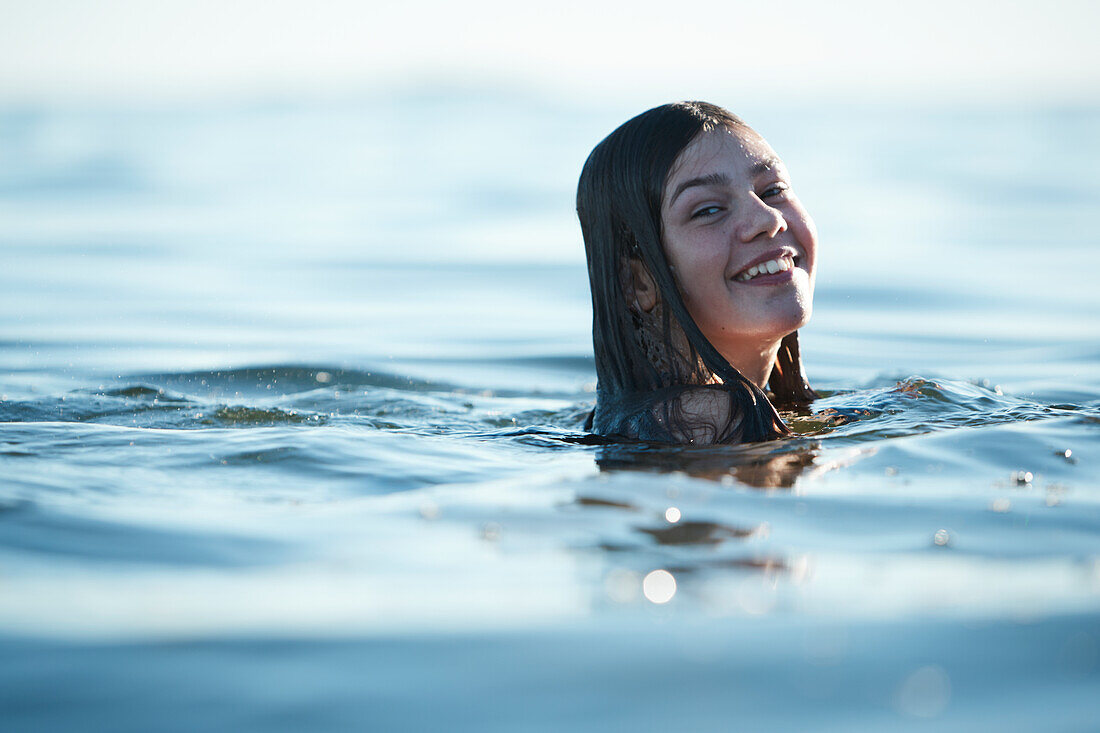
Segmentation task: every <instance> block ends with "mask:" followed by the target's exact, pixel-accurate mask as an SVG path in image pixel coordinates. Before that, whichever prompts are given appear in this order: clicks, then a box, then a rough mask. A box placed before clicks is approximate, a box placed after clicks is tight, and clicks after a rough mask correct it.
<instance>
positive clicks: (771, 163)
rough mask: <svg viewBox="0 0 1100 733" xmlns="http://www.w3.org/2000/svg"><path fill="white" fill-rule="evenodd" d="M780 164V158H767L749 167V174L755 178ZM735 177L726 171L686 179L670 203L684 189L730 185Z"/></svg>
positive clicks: (670, 201) (671, 202)
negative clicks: (731, 176)
mask: <svg viewBox="0 0 1100 733" xmlns="http://www.w3.org/2000/svg"><path fill="white" fill-rule="evenodd" d="M778 165H780V161H779V158H765V159H764V160H761V161H760V162H758V163H754V164H753V166H752V168H750V169H749V174H750V175H751V176H753V177H754V178H755V177H756V176H758V175H760V174H761V173H763V172H765V171H768V170H771V169H772V168H775V167H776V166H778ZM732 180H733V179H731V178H730V177H729V176H727V175H726V174H725V173H708V174H707V175H705V176H699V177H697V178H691V179H689V180H686V181H684V182H683V183H681V184H680V185H679V186H677V187H676V190H675V191H674V192H673V194H672V198H671V199H669V201H668V205H669V206H672V205H673V204H674V203H676V199H678V198H679V197H680V194H682V193H683V192H684V191H686V190H688V189H689V188H694V187H695V186H728V185H729V184H730V183H731V182H732Z"/></svg>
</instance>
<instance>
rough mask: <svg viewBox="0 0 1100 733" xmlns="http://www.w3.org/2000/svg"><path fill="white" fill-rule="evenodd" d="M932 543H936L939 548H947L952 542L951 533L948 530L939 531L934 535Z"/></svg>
mask: <svg viewBox="0 0 1100 733" xmlns="http://www.w3.org/2000/svg"><path fill="white" fill-rule="evenodd" d="M932 541H933V542H934V543H936V545H937V546H938V547H946V546H947V544H948V543H949V542H950V541H951V533H950V532H948V531H947V530H946V529H937V530H936V534H934V535H932Z"/></svg>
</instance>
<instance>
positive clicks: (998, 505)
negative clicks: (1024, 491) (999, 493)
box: [989, 497, 1012, 514]
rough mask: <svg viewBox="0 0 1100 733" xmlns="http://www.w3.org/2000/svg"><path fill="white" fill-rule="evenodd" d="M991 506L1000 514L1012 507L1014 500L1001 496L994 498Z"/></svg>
mask: <svg viewBox="0 0 1100 733" xmlns="http://www.w3.org/2000/svg"><path fill="white" fill-rule="evenodd" d="M989 508H990V509H992V510H993V511H995V512H997V513H998V514H1004V513H1005V512H1007V511H1008V510H1009V509H1011V508H1012V502H1011V501H1009V500H1008V499H1005V498H1004V497H1001V498H1000V499H994V500H993V501H992V502H990V504H989Z"/></svg>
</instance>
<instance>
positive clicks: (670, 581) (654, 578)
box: [642, 570, 676, 604]
mask: <svg viewBox="0 0 1100 733" xmlns="http://www.w3.org/2000/svg"><path fill="white" fill-rule="evenodd" d="M642 593H643V594H644V595H645V597H646V600H647V601H649V602H650V603H657V604H661V603H668V602H669V601H671V600H672V597H673V596H674V595H676V578H674V577H672V573H670V572H668V571H667V570H654V571H653V572H651V573H650V574H649V575H647V576H645V580H643V581H642Z"/></svg>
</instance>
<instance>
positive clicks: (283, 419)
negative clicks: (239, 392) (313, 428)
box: [204, 405, 325, 427]
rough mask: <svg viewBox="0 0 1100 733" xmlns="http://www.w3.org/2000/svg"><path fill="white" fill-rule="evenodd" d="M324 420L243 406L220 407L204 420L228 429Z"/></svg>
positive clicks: (318, 416) (277, 409) (310, 422)
mask: <svg viewBox="0 0 1100 733" xmlns="http://www.w3.org/2000/svg"><path fill="white" fill-rule="evenodd" d="M324 421H325V418H324V417H322V416H321V415H316V414H308V415H307V414H303V413H299V412H292V411H289V410H280V409H279V408H277V407H268V408H261V407H246V406H243V405H238V406H233V407H221V408H219V409H217V410H215V411H214V412H213V413H212V414H211V415H209V416H208V417H207V418H205V420H204V422H205V423H206V424H220V425H223V426H229V427H263V426H272V425H302V424H314V425H319V424H322V423H323V422H324Z"/></svg>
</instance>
